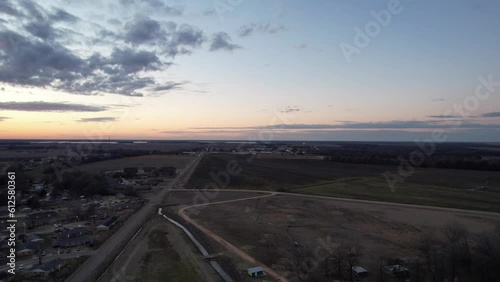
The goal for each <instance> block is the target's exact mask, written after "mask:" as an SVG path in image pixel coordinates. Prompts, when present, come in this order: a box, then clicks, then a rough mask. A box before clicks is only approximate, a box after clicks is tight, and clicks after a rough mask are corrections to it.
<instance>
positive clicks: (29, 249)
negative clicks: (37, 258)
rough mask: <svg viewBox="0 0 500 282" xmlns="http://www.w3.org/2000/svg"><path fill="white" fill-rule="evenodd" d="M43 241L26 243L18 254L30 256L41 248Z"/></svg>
mask: <svg viewBox="0 0 500 282" xmlns="http://www.w3.org/2000/svg"><path fill="white" fill-rule="evenodd" d="M40 245H41V243H26V244H23V245H22V246H21V248H19V249H18V250H17V252H16V255H17V256H20V257H21V256H29V255H33V254H35V253H36V252H37V251H38V249H39V248H40Z"/></svg>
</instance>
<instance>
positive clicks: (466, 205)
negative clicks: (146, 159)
mask: <svg viewBox="0 0 500 282" xmlns="http://www.w3.org/2000/svg"><path fill="white" fill-rule="evenodd" d="M232 160H234V161H236V162H237V163H238V165H239V167H241V169H242V170H241V173H240V174H238V175H236V176H231V178H230V182H229V185H228V188H234V189H259V190H270V191H290V192H297V193H307V194H315V195H327V196H335V197H346V198H357V199H366V200H378V201H388V202H396V203H409V204H419V205H431V206H442V207H452V208H462V209H470V210H484V211H495V212H500V207H499V206H498V203H499V202H500V193H499V191H500V190H499V189H500V172H497V171H475V170H454V169H435V168H427V169H425V168H421V169H418V170H417V171H416V172H415V173H414V174H412V175H411V176H410V177H407V178H405V182H404V183H401V184H398V185H397V186H396V189H395V190H394V192H393V191H391V189H390V187H389V185H388V184H387V182H386V179H385V177H384V176H383V174H384V173H385V172H386V171H390V172H391V173H393V174H397V167H396V166H384V165H366V164H351V163H336V162H329V161H323V160H311V159H289V158H284V159H272V158H258V157H251V155H238V154H207V155H206V156H205V158H204V159H203V160H202V162H201V163H200V165H199V166H198V168H197V169H196V171H195V172H194V174H193V176H192V177H191V180H190V182H189V183H188V185H187V187H191V188H193V187H196V186H198V187H204V185H206V184H207V183H209V182H211V181H212V179H211V177H210V172H214V173H217V172H220V171H225V170H226V165H227V163H228V162H229V161H232Z"/></svg>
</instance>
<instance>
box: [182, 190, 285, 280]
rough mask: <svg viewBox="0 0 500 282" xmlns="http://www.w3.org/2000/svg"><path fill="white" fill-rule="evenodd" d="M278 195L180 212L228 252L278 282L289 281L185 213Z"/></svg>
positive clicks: (231, 201) (271, 193) (273, 193)
mask: <svg viewBox="0 0 500 282" xmlns="http://www.w3.org/2000/svg"><path fill="white" fill-rule="evenodd" d="M274 195H276V193H275V192H270V193H269V194H267V195H262V196H253V197H247V198H241V199H234V200H226V201H219V202H212V203H205V204H198V205H191V206H187V207H184V208H182V209H180V210H179V215H180V216H181V217H182V218H183V219H184V220H186V221H187V222H189V223H191V224H193V225H194V226H195V227H196V228H198V229H199V230H200V231H202V232H203V233H204V234H205V235H207V236H208V237H210V238H212V239H213V240H214V241H216V242H218V243H220V244H221V245H222V246H224V247H225V248H226V249H227V250H228V251H230V252H232V253H233V254H235V255H237V256H239V257H240V258H242V259H243V260H245V261H247V262H249V263H251V264H254V265H255V266H261V267H262V268H263V269H264V271H265V272H266V274H267V275H269V276H270V277H272V278H273V279H275V280H276V281H283V282H285V281H287V280H286V279H285V278H284V277H282V276H281V275H279V274H278V273H277V272H275V271H274V270H272V269H271V268H269V267H268V266H266V265H264V264H262V263H260V262H258V261H257V260H256V259H254V258H253V257H251V256H250V255H248V254H247V253H245V252H244V251H242V250H241V249H239V248H237V247H235V246H234V245H232V244H231V243H229V242H227V241H226V240H224V239H222V238H221V237H219V236H218V235H217V234H215V233H213V232H212V231H210V230H209V229H207V228H205V227H203V226H202V225H200V224H198V223H197V222H196V221H195V220H193V219H191V218H190V217H189V216H187V215H186V213H185V211H186V210H187V209H190V208H194V207H201V206H209V205H217V204H224V203H233V202H239V201H246V200H255V199H260V198H267V197H272V196H274Z"/></svg>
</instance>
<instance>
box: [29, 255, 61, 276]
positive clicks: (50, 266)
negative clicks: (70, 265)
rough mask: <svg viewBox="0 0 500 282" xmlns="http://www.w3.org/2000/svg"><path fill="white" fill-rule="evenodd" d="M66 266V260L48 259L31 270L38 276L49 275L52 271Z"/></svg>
mask: <svg viewBox="0 0 500 282" xmlns="http://www.w3.org/2000/svg"><path fill="white" fill-rule="evenodd" d="M63 266H64V260H63V259H60V258H56V259H53V260H51V261H48V262H46V263H44V264H42V265H40V266H39V267H37V268H34V269H33V270H31V272H32V273H33V274H35V275H37V276H47V275H49V274H50V273H52V272H54V271H57V270H59V269H61V267H63Z"/></svg>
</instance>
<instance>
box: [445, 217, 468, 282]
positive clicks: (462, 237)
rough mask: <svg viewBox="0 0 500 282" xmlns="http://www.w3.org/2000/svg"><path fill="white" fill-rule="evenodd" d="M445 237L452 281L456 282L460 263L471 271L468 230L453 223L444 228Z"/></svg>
mask: <svg viewBox="0 0 500 282" xmlns="http://www.w3.org/2000/svg"><path fill="white" fill-rule="evenodd" d="M443 235H444V237H445V238H446V240H447V242H446V244H447V247H446V249H447V255H448V263H449V267H450V279H451V281H454V279H455V277H457V267H458V265H459V263H464V264H465V266H466V268H467V270H468V271H470V267H471V260H470V250H469V243H468V239H467V235H468V232H467V229H466V228H465V227H464V226H463V225H461V224H459V223H456V222H455V223H451V224H449V225H447V226H445V227H444V228H443Z"/></svg>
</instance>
